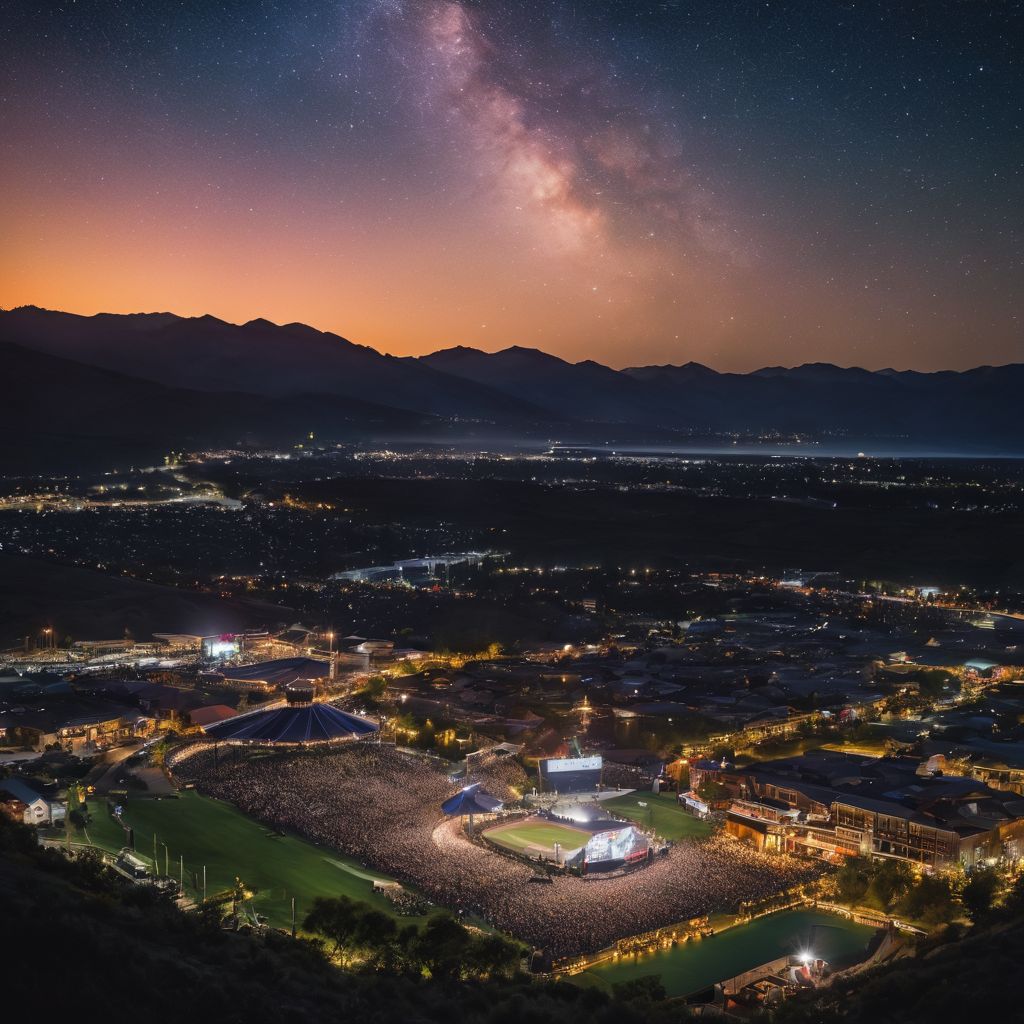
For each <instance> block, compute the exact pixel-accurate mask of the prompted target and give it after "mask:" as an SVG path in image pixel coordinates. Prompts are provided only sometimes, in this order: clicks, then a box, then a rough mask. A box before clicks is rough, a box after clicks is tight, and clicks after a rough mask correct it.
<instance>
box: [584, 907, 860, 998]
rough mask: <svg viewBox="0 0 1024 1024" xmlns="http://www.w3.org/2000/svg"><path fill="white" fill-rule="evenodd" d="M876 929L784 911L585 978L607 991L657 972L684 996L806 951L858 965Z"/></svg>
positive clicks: (830, 916) (633, 958)
mask: <svg viewBox="0 0 1024 1024" xmlns="http://www.w3.org/2000/svg"><path fill="white" fill-rule="evenodd" d="M874 931H875V929H873V928H869V927H867V926H866V925H861V924H857V923H855V922H853V921H848V920H846V919H845V918H843V917H838V916H836V915H834V914H826V913H824V912H823V911H819V910H784V911H781V912H779V913H777V914H771V915H769V916H768V917H760V918H758V919H757V920H756V921H751V922H750V923H749V924H745V925H739V926H737V927H735V928H729V929H727V930H726V931H723V932H721V933H720V934H718V935H713V936H711V938H708V939H700V940H698V941H696V942H688V943H682V944H680V945H678V946H675V947H673V948H670V949H662V950H659V951H658V952H656V953H643V954H631V955H628V956H624V957H621V958H620V959H619V960H618V961H615V962H612V961H609V962H607V963H604V964H599V965H598V966H596V967H592V968H591V969H590V970H588V971H587V972H585V977H586V976H589V978H590V980H591V981H593V982H594V983H596V984H598V985H599V986H600V987H602V988H603V987H606V986H610V985H613V984H615V983H616V982H621V981H630V980H632V979H633V978H640V977H643V976H644V975H648V974H657V975H659V976H660V977H661V980H662V983H663V984H664V986H665V990H666V992H667V993H668V994H669V995H670V996H683V995H689V994H690V993H692V992H697V991H699V990H701V989H704V988H708V987H709V986H710V985H713V984H715V982H718V981H725V980H726V979H728V978H732V977H735V976H736V975H737V974H742V973H743V972H744V971H749V970H751V969H753V968H754V967H757V966H759V965H760V964H763V963H767V962H768V961H769V960H774V959H775V958H776V957H780V956H785V955H787V954H789V953H802V952H808V953H810V954H811V955H813V956H815V957H821V958H822V959H824V960H827V961H829V963H837V962H841V961H851V962H853V961H856V960H857V959H858V954H861V953H866V951H867V945H868V942H869V941H870V939H871V937H872V935H873V934H874Z"/></svg>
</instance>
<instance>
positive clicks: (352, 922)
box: [302, 896, 362, 963]
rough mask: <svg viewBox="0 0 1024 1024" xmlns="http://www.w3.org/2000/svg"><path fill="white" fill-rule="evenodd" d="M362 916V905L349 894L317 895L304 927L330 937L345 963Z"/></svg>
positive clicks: (334, 950) (303, 923)
mask: <svg viewBox="0 0 1024 1024" xmlns="http://www.w3.org/2000/svg"><path fill="white" fill-rule="evenodd" d="M361 916H362V915H361V913H360V905H359V904H358V903H356V901H355V900H352V899H349V898H348V897H347V896H336V897H329V896H317V898H316V899H315V900H313V906H312V908H311V909H310V911H309V913H308V914H307V915H306V917H305V920H303V922H302V927H303V928H304V929H305V930H306V931H308V932H317V933H318V934H320V935H322V936H324V938H326V939H328V940H329V941H330V942H331V943H332V945H333V952H334V953H335V954H336V955H337V956H339V957H340V958H341V960H342V963H344V962H345V960H346V958H347V956H348V953H349V951H350V949H351V948H352V946H353V945H354V940H355V937H356V934H357V932H358V929H359V919H360V917H361Z"/></svg>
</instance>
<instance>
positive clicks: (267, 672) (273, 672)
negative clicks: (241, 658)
mask: <svg viewBox="0 0 1024 1024" xmlns="http://www.w3.org/2000/svg"><path fill="white" fill-rule="evenodd" d="M330 671H331V663H330V662H329V661H319V660H318V659H316V658H303V657H296V658H277V659H276V660H274V661H261V662H259V663H258V664H256V665H242V666H240V667H237V668H222V669H220V673H221V675H222V676H224V678H225V679H234V680H238V681H239V682H250V681H256V682H267V683H270V684H271V685H273V686H286V685H287V684H288V683H294V682H296V681H299V680H303V679H322V678H323V677H325V676H327V675H329V674H330Z"/></svg>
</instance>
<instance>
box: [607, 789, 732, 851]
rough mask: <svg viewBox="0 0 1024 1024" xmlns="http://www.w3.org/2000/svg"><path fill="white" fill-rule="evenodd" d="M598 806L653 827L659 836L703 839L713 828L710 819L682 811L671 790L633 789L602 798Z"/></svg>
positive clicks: (646, 827) (644, 825)
mask: <svg viewBox="0 0 1024 1024" xmlns="http://www.w3.org/2000/svg"><path fill="white" fill-rule="evenodd" d="M644 804H646V805H647V806H646V807H645V806H643V805H644ZM601 806H602V807H604V808H606V809H607V810H608V811H610V812H611V813H612V814H617V815H619V816H620V817H623V818H629V820H630V821H635V822H636V823H637V824H638V825H639V826H640V827H641V828H643V829H647V830H648V831H650V830H653V831H654V833H655V834H656V835H659V836H661V838H662V839H671V840H673V841H678V840H680V839H704V838H705V837H706V836H709V835H711V833H712V832H713V831H714V825H712V824H711V823H710V822H708V821H702V820H701V819H700V818H695V817H694V816H693V815H692V814H688V813H687V812H686V811H684V810H683V808H682V807H680V806H679V804H678V803H677V802H676V795H675V793H659V794H657V795H656V794H654V793H644V792H640V791H637V792H635V793H630V794H628V795H627V796H617V797H614V798H613V799H611V800H602V801H601Z"/></svg>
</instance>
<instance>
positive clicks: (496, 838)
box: [483, 814, 654, 874]
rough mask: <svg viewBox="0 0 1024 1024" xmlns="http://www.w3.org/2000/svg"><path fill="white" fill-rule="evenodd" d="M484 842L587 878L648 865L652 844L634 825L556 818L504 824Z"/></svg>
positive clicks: (540, 817) (492, 830) (487, 833)
mask: <svg viewBox="0 0 1024 1024" xmlns="http://www.w3.org/2000/svg"><path fill="white" fill-rule="evenodd" d="M483 838H484V839H485V840H487V842H489V843H493V844H494V845H495V846H496V847H498V848H499V849H501V850H505V851H508V852H509V853H513V854H516V855H518V856H521V857H525V858H527V859H528V860H534V861H538V862H542V863H548V864H553V865H557V866H558V867H561V868H566V869H570V870H576V871H579V872H580V873H581V874H587V873H590V872H594V871H614V870H616V869H618V868H623V867H630V866H636V865H639V864H644V863H646V862H647V861H648V860H649V859H650V858H652V857H653V856H654V847H653V846H652V844H651V842H650V840H649V839H648V838H647V836H645V835H644V834H643V832H641V831H640V830H639V829H638V828H637V827H636V826H635V825H632V824H630V823H629V822H625V821H619V820H617V819H614V818H593V819H591V820H578V821H577V820H573V819H572V818H560V817H557V816H555V815H553V814H535V815H530V816H529V817H526V818H523V819H520V820H517V821H513V822H508V823H499V824H497V825H494V826H492V827H491V828H488V829H485V830H484V832H483Z"/></svg>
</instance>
